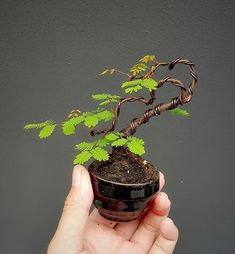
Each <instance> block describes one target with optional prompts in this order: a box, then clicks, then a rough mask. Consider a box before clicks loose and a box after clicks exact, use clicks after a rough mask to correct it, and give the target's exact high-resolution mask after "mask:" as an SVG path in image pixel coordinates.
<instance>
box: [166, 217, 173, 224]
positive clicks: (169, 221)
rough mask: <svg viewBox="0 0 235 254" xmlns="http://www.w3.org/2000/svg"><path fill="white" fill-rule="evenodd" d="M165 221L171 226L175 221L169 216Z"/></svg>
mask: <svg viewBox="0 0 235 254" xmlns="http://www.w3.org/2000/svg"><path fill="white" fill-rule="evenodd" d="M165 223H167V224H168V225H169V226H170V225H172V224H173V225H174V222H173V220H172V219H171V218H169V217H167V218H166V219H165Z"/></svg>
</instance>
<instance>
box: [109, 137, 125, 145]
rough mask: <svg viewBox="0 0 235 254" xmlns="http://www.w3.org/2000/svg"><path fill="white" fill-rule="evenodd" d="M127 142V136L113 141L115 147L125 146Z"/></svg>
mask: <svg viewBox="0 0 235 254" xmlns="http://www.w3.org/2000/svg"><path fill="white" fill-rule="evenodd" d="M126 143H127V139H125V138H120V139H118V140H116V141H114V142H113V143H112V146H115V147H117V146H124V145H125V144H126Z"/></svg>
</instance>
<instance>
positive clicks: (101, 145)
mask: <svg viewBox="0 0 235 254" xmlns="http://www.w3.org/2000/svg"><path fill="white" fill-rule="evenodd" d="M107 145H111V146H112V147H119V146H124V145H126V146H127V147H128V148H129V150H130V151H131V152H133V153H134V154H138V155H143V154H144V153H145V149H144V141H143V140H142V139H139V138H137V137H124V136H123V134H122V133H118V132H112V133H109V134H106V135H105V136H104V137H103V138H101V139H98V140H96V141H94V142H90V143H88V142H81V143H80V144H77V145H76V146H75V148H76V149H78V150H79V151H80V152H79V153H78V154H77V155H76V157H75V159H74V164H84V163H85V162H87V161H88V160H89V159H91V158H94V159H95V160H98V161H106V160H108V158H109V153H108V151H107V149H106V148H105V147H106V146H107Z"/></svg>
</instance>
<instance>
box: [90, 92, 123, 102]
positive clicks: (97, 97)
mask: <svg viewBox="0 0 235 254" xmlns="http://www.w3.org/2000/svg"><path fill="white" fill-rule="evenodd" d="M120 98H121V97H120V96H118V95H112V94H109V93H101V94H93V95H92V99H94V100H98V101H99V100H106V99H120Z"/></svg>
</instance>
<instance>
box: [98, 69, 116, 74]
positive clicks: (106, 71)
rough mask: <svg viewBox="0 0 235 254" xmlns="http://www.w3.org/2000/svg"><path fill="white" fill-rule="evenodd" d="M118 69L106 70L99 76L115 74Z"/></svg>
mask: <svg viewBox="0 0 235 254" xmlns="http://www.w3.org/2000/svg"><path fill="white" fill-rule="evenodd" d="M116 71H117V70H116V69H105V70H104V71H102V72H101V73H100V74H99V75H104V74H113V73H114V72H116Z"/></svg>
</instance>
